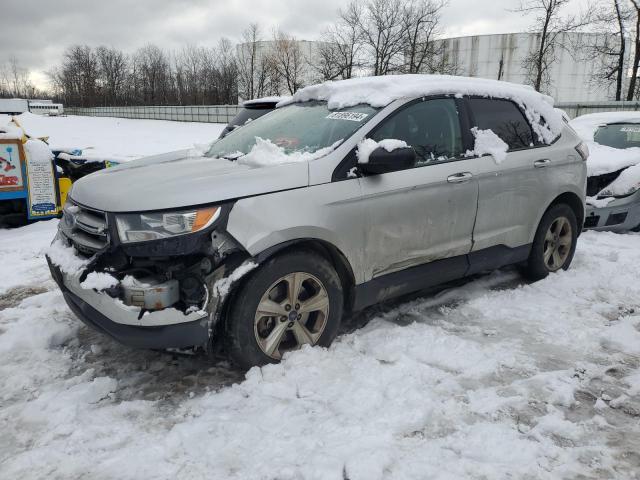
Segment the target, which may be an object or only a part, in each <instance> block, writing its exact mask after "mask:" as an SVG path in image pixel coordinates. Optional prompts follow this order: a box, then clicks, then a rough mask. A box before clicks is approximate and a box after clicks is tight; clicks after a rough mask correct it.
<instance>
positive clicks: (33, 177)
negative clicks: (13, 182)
mask: <svg viewBox="0 0 640 480" xmlns="http://www.w3.org/2000/svg"><path fill="white" fill-rule="evenodd" d="M30 141H31V142H33V141H34V140H30ZM47 149H48V147H47ZM27 183H28V186H29V218H43V217H51V216H55V215H56V214H57V213H58V197H57V192H56V175H55V172H54V170H53V162H52V161H51V158H50V157H49V156H48V155H41V154H40V155H39V154H35V155H34V154H33V153H32V152H29V151H28V150H27Z"/></svg>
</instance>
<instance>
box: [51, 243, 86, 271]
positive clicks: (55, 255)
mask: <svg viewBox="0 0 640 480" xmlns="http://www.w3.org/2000/svg"><path fill="white" fill-rule="evenodd" d="M46 254H47V256H48V257H49V260H51V263H53V264H54V265H55V266H57V267H58V268H59V269H60V270H61V271H62V272H64V273H66V274H68V275H74V274H76V273H79V272H80V271H81V270H82V269H83V268H84V267H86V266H87V264H88V263H89V260H88V259H85V258H81V257H79V256H78V255H76V251H75V250H74V249H73V248H72V247H68V246H67V245H65V244H64V243H63V241H62V240H60V239H56V240H55V241H54V242H53V243H52V244H51V246H50V247H49V248H48V249H47V251H46Z"/></svg>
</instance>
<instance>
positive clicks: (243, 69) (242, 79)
mask: <svg viewBox="0 0 640 480" xmlns="http://www.w3.org/2000/svg"><path fill="white" fill-rule="evenodd" d="M261 42H262V37H261V32H260V27H259V26H258V24H257V23H252V24H251V25H249V27H247V29H246V30H245V31H244V32H242V43H241V44H240V45H239V46H238V83H239V93H240V96H241V97H242V98H244V99H251V98H255V97H256V96H257V95H262V94H261V91H262V89H263V88H264V78H263V77H264V71H263V68H262V67H263V65H262V62H261V57H262V55H261V52H260V50H261V48H260V47H261V45H260V44H261Z"/></svg>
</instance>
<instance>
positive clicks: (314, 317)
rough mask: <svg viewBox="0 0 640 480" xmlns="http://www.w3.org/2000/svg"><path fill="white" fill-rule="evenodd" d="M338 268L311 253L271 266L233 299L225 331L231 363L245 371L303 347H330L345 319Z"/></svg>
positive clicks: (262, 269) (287, 256)
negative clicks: (342, 318)
mask: <svg viewBox="0 0 640 480" xmlns="http://www.w3.org/2000/svg"><path fill="white" fill-rule="evenodd" d="M342 302H343V294H342V287H341V284H340V279H339V277H338V274H337V273H336V271H335V269H334V268H333V267H332V266H331V264H330V263H329V262H327V261H326V260H325V259H324V258H322V257H320V256H319V255H317V254H315V253H313V252H293V253H287V254H284V255H281V256H278V257H275V258H273V259H271V260H269V261H267V262H266V263H265V264H264V265H263V266H261V267H260V269H258V270H256V271H255V272H253V273H252V274H251V276H250V277H249V278H248V280H247V281H246V282H245V283H244V284H243V285H242V286H241V287H240V290H239V291H238V292H237V294H236V295H235V297H234V299H233V301H232V305H231V308H230V310H229V317H228V320H227V327H226V332H225V337H226V338H225V340H226V342H225V343H226V347H227V350H228V353H229V356H230V357H231V360H232V361H233V362H234V363H236V364H238V365H239V366H241V367H243V368H250V367H252V366H254V365H264V364H266V363H273V362H277V361H279V360H280V359H281V358H282V356H283V355H284V354H285V353H287V352H290V351H293V350H297V349H299V348H300V347H302V345H306V344H308V345H321V346H329V345H330V344H331V342H332V341H333V339H334V338H335V336H336V334H337V331H338V326H339V325H340V320H341V317H342Z"/></svg>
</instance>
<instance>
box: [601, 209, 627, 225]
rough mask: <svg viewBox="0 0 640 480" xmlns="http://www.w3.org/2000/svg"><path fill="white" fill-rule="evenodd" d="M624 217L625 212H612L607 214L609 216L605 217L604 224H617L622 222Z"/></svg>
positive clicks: (625, 215) (625, 216)
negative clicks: (605, 221)
mask: <svg viewBox="0 0 640 480" xmlns="http://www.w3.org/2000/svg"><path fill="white" fill-rule="evenodd" d="M626 219H627V212H623V213H612V214H611V215H609V218H607V223H606V226H607V227H608V226H610V225H618V224H620V223H624V221H625V220H626Z"/></svg>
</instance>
